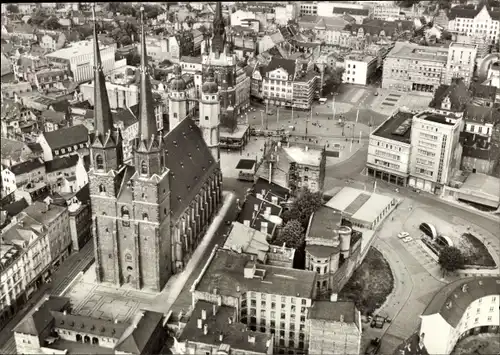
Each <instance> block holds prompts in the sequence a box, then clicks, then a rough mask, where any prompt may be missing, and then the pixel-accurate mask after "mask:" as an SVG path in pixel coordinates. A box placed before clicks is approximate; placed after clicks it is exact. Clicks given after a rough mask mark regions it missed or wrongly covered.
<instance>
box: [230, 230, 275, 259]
mask: <svg viewBox="0 0 500 355" xmlns="http://www.w3.org/2000/svg"><path fill="white" fill-rule="evenodd" d="M223 248H224V249H228V250H234V251H239V250H238V249H240V250H241V251H242V252H244V253H247V254H253V255H256V256H257V258H258V260H259V261H260V262H264V261H265V259H266V255H267V252H268V251H269V243H268V241H267V234H265V233H262V232H261V231H258V230H256V229H253V228H251V227H247V226H245V225H244V224H242V223H240V222H233V226H232V228H231V232H229V235H228V237H227V239H226V242H225V243H224V246H223Z"/></svg>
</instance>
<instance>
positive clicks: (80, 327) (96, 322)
mask: <svg viewBox="0 0 500 355" xmlns="http://www.w3.org/2000/svg"><path fill="white" fill-rule="evenodd" d="M48 317H49V319H50V318H52V319H53V320H54V326H55V327H57V328H60V329H66V330H71V331H79V332H85V333H87V334H92V335H99V336H102V337H105V338H115V339H119V338H120V336H121V335H122V334H123V332H125V329H127V327H128V324H124V323H115V322H113V321H109V320H105V319H99V318H91V317H87V316H80V315H76V314H70V313H66V314H64V313H63V312H60V311H56V310H51V312H50V316H48Z"/></svg>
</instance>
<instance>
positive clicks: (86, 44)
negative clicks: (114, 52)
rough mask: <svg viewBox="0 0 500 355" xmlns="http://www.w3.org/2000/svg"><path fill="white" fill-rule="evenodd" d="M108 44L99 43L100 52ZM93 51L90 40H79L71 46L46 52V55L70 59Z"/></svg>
mask: <svg viewBox="0 0 500 355" xmlns="http://www.w3.org/2000/svg"><path fill="white" fill-rule="evenodd" d="M107 48H108V46H106V45H103V44H102V43H99V51H100V52H102V51H103V50H104V49H107ZM93 51H94V45H93V43H92V41H80V42H74V43H73V44H72V45H71V47H68V48H62V49H59V50H57V51H54V52H52V53H48V54H47V55H46V57H49V58H50V57H53V58H63V59H71V58H73V57H74V56H75V55H82V54H89V53H92V52H93Z"/></svg>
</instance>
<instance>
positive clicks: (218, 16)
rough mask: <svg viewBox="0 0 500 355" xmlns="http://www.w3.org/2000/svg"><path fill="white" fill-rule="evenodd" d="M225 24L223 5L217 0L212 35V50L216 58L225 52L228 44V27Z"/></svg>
mask: <svg viewBox="0 0 500 355" xmlns="http://www.w3.org/2000/svg"><path fill="white" fill-rule="evenodd" d="M225 27H226V26H225V24H224V16H223V15H222V5H221V2H220V1H217V2H216V5H215V15H214V22H213V36H212V41H211V42H212V43H211V44H212V52H213V53H214V54H215V56H216V58H218V57H219V56H220V54H221V53H222V52H224V48H225V46H226V28H225Z"/></svg>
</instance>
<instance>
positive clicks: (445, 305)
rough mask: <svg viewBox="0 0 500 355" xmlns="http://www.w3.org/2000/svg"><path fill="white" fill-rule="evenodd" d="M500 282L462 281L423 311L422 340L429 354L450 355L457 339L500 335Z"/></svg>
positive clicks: (495, 279) (494, 279)
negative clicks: (499, 332)
mask: <svg viewBox="0 0 500 355" xmlns="http://www.w3.org/2000/svg"><path fill="white" fill-rule="evenodd" d="M499 286H500V279H499V277H498V276H497V277H480V278H479V277H478V278H468V279H461V280H458V281H455V282H453V283H452V284H450V285H446V287H444V288H443V289H441V290H440V291H438V292H437V293H436V295H435V296H434V298H433V299H432V301H431V302H430V303H429V305H428V306H427V308H426V309H425V310H424V312H423V313H422V315H421V316H420V318H421V324H420V337H421V339H422V341H423V344H424V345H425V348H426V349H427V352H428V353H429V354H450V353H451V351H452V350H453V348H454V347H455V344H456V343H457V341H458V340H460V339H462V338H464V337H466V336H469V335H473V334H478V333H485V332H489V333H497V332H498V329H499V326H500V318H499V312H498V308H499V303H500V292H499Z"/></svg>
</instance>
